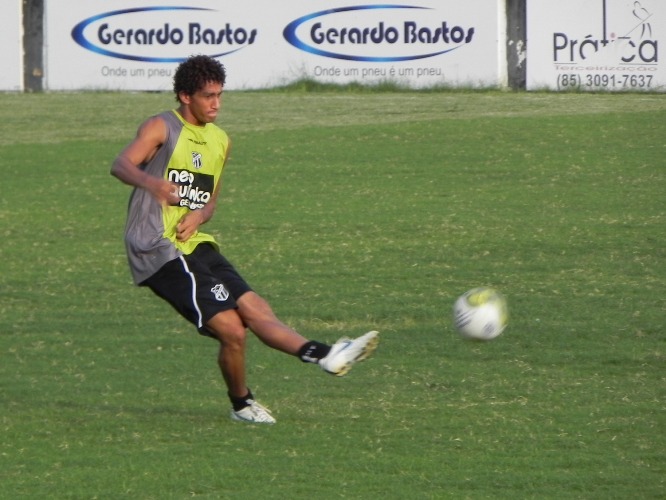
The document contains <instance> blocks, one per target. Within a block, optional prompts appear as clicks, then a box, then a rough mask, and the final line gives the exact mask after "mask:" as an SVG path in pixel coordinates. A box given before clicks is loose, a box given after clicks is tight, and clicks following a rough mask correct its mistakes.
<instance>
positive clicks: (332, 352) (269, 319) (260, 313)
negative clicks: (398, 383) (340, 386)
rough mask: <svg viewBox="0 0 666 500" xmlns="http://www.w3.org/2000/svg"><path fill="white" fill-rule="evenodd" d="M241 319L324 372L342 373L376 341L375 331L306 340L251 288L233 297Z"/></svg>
mask: <svg viewBox="0 0 666 500" xmlns="http://www.w3.org/2000/svg"><path fill="white" fill-rule="evenodd" d="M236 303H237V305H238V314H239V315H240V317H241V318H242V320H243V322H244V323H245V324H246V325H247V326H248V328H250V330H252V331H253V332H254V334H255V335H256V336H257V337H258V338H259V339H260V340H261V341H262V342H263V343H264V344H266V345H268V346H270V347H272V348H274V349H277V350H279V351H282V352H285V353H287V354H292V355H294V356H298V357H299V358H300V359H301V361H305V362H308V363H317V364H319V366H320V367H321V368H322V369H323V370H324V371H326V372H328V373H330V374H332V375H337V376H343V375H346V374H347V373H348V372H349V370H350V369H351V368H352V366H353V365H354V364H355V363H357V362H359V361H362V360H364V359H366V358H367V357H368V356H370V354H372V352H373V351H374V350H375V348H376V347H377V344H378V343H379V338H378V334H377V332H376V331H371V332H368V333H366V334H365V335H362V336H360V337H358V338H356V339H349V338H346V337H343V338H341V339H340V340H338V341H337V342H336V343H335V344H333V345H332V346H330V345H327V344H322V343H321V342H316V341H310V340H307V339H306V338H305V337H303V336H302V335H301V334H299V333H298V332H296V331H295V330H293V329H292V328H290V327H289V326H287V325H285V324H284V323H282V321H280V320H279V319H278V318H277V316H276V315H275V313H274V312H273V310H272V309H271V307H270V305H269V304H268V302H266V301H265V300H264V299H263V298H261V297H260V296H259V295H257V294H256V293H255V292H247V293H245V294H243V295H241V297H240V298H238V299H237V300H236Z"/></svg>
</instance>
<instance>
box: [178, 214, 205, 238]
mask: <svg viewBox="0 0 666 500" xmlns="http://www.w3.org/2000/svg"><path fill="white" fill-rule="evenodd" d="M203 223H204V214H203V212H202V211H201V210H193V211H192V212H188V213H187V214H185V216H184V217H183V218H182V219H180V222H179V223H178V226H176V238H177V239H178V241H187V240H189V239H190V238H191V237H192V236H194V235H195V234H197V231H198V230H199V226H200V225H201V224H203Z"/></svg>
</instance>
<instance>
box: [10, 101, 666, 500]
mask: <svg viewBox="0 0 666 500" xmlns="http://www.w3.org/2000/svg"><path fill="white" fill-rule="evenodd" d="M172 99H173V98H172V96H171V95H168V94H120V93H71V94H70V93H63V94H24V95H23V94H22V95H17V94H0V105H1V106H2V109H3V110H4V113H5V116H6V119H5V120H3V125H0V127H2V128H3V130H2V133H0V171H1V172H2V175H3V182H2V191H3V195H2V198H0V222H1V227H2V236H3V237H2V243H1V244H0V263H1V264H0V266H1V267H0V269H1V270H2V272H1V273H0V356H1V359H2V362H1V363H0V404H1V405H2V408H3V411H2V415H1V416H0V428H1V429H2V432H1V433H0V463H1V464H2V467H1V468H0V498H12V499H13V498H132V499H136V498H142V499H151V498H155V499H158V498H159V499H164V498H174V499H176V498H190V497H195V498H211V499H212V498H241V497H248V496H257V497H264V498H311V497H312V496H313V495H316V496H318V497H320V498H377V497H380V496H382V497H385V498H396V499H397V498H428V499H430V498H432V499H435V498H438V499H439V498H535V499H537V498H539V499H541V498H558V499H567V498H618V499H620V498H659V497H661V496H662V495H663V492H664V490H665V488H666V480H665V479H664V478H665V477H666V475H665V474H664V472H665V469H666V457H665V454H664V450H665V449H666V433H665V432H664V430H665V428H666V418H665V413H664V410H665V402H666V390H665V389H666V384H665V373H666V372H665V371H664V366H665V364H664V349H665V340H666V335H665V334H664V320H665V318H666V314H665V313H666V303H665V301H664V290H665V289H666V252H665V250H664V242H665V241H666V238H665V236H666V220H665V219H666V196H664V194H665V190H664V188H665V186H666V183H665V181H666V167H665V164H664V158H666V140H665V137H666V101H665V100H664V99H663V96H660V95H643V94H640V95H639V94H623V95H615V94H584V95H579V94H550V93H534V94H532V93H530V94H526V93H503V92H478V93H477V92H423V93H418V92H417V93H408V92H399V91H396V92H391V91H384V92H377V93H370V92H367V91H363V92H361V91H354V90H353V89H351V90H347V91H344V92H335V91H326V90H322V91H321V92H318V93H307V92H299V91H298V89H295V90H294V89H284V90H281V91H272V92H229V93H228V94H225V96H224V100H225V103H224V108H223V111H222V113H221V117H220V125H221V126H222V127H223V128H225V129H226V130H227V131H228V132H229V134H230V135H231V137H232V140H233V143H234V147H233V152H232V158H231V160H230V163H229V166H228V170H227V172H226V173H225V177H224V185H223V188H222V195H221V201H220V203H219V206H218V211H217V214H216V216H215V218H214V219H213V220H212V221H211V222H210V223H209V224H208V225H207V228H206V230H207V231H209V232H212V233H213V234H215V235H216V236H217V237H218V239H219V241H220V242H221V243H222V246H223V247H224V251H225V254H226V255H227V256H228V257H229V258H230V259H231V260H232V261H234V262H235V263H236V264H237V266H238V268H239V269H240V270H241V271H242V272H243V274H244V275H245V276H246V278H247V279H248V280H249V281H250V283H251V284H253V285H254V287H255V288H256V289H257V290H258V291H259V292H260V293H262V294H263V295H265V296H266V297H267V298H268V299H269V300H270V301H271V303H272V304H273V306H274V308H275V309H276V311H277V312H278V314H279V315H280V316H281V317H282V318H283V319H284V320H285V321H287V322H288V323H290V324H291V325H293V326H294V327H296V328H297V329H298V330H299V331H301V332H302V333H303V334H304V335H306V336H308V337H311V338H314V339H318V340H322V341H329V342H332V341H335V340H336V339H337V338H338V337H340V336H343V335H354V336H355V335H359V334H362V333H364V332H365V331H367V330H370V329H378V330H380V331H381V335H382V341H381V344H380V346H379V348H378V350H377V352H376V353H375V355H374V356H373V357H372V358H371V359H369V360H368V361H366V362H364V363H363V364H361V365H359V366H358V367H357V368H355V369H354V370H353V371H352V373H350V375H349V376H347V377H345V378H342V379H338V378H334V377H328V376H326V375H325V374H324V373H322V372H321V370H319V369H318V368H317V367H315V366H310V365H305V364H303V363H300V362H299V361H297V360H295V359H290V358H288V357H286V356H284V355H282V354H279V353H277V352H275V351H271V350H269V349H267V348H266V347H264V346H262V345H261V344H260V343H259V342H258V341H257V340H256V339H254V338H251V339H250V342H249V347H248V373H249V381H250V384H251V387H252V389H253V391H254V392H255V394H256V395H257V397H258V399H259V400H260V401H261V402H262V403H263V404H265V405H266V406H267V407H269V408H270V409H271V410H272V411H273V414H274V415H275V416H276V418H277V420H278V422H277V424H276V425H275V426H271V427H270V428H267V427H266V428H265V427H254V426H247V425H243V424H238V423H234V422H232V421H231V420H230V419H229V417H228V412H229V405H228V401H227V400H226V396H225V388H224V386H223V383H222V381H221V377H220V376H219V374H218V372H217V367H216V364H215V354H216V346H215V344H214V342H213V341H211V340H209V339H205V338H202V337H199V336H197V334H196V333H195V332H194V329H193V328H192V327H191V326H190V325H189V324H187V323H186V322H185V321H184V320H182V319H181V318H180V317H178V316H177V315H176V314H175V313H174V312H173V311H172V310H171V309H170V308H169V306H167V305H166V304H164V303H162V302H161V301H159V300H158V299H156V298H154V297H153V296H152V295H151V294H150V292H148V291H146V290H144V289H138V288H135V287H133V286H132V285H131V281H130V276H129V272H128V270H127V265H126V261H125V255H124V247H123V243H122V231H123V226H124V216H125V207H126V203H127V197H128V195H129V188H128V187H127V186H123V185H121V184H120V183H119V182H117V181H116V180H115V179H113V178H112V177H111V176H110V175H109V173H108V171H109V167H110V163H111V161H112V159H113V157H114V156H115V154H117V152H118V151H119V150H120V148H121V147H122V146H123V145H124V144H125V143H126V142H127V141H129V140H130V139H131V137H132V136H133V134H134V133H135V130H136V127H137V126H138V124H139V123H140V121H141V120H142V119H144V118H145V117H147V116H149V115H151V114H155V113H158V112H159V111H161V110H163V109H167V108H169V107H171V106H173V105H174V101H173V100H172ZM10 119H11V121H10ZM482 285H489V286H493V287H495V288H497V289H498V290H499V291H501V292H502V293H503V294H504V295H505V296H506V297H507V298H508V301H509V308H510V314H511V317H510V323H509V327H508V328H507V330H506V331H505V332H504V333H503V334H502V336H500V337H499V338H498V339H496V340H494V341H492V342H488V343H478V342H468V341H464V340H463V339H461V338H459V336H458V335H457V334H456V333H455V332H454V331H453V328H452V321H451V307H452V305H453V302H454V300H455V299H456V297H457V296H458V295H460V294H461V293H463V292H464V291H466V290H467V289H469V288H472V287H475V286H482Z"/></svg>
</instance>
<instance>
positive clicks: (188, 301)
mask: <svg viewBox="0 0 666 500" xmlns="http://www.w3.org/2000/svg"><path fill="white" fill-rule="evenodd" d="M141 285H142V286H147V287H149V288H150V289H151V290H152V291H153V292H154V293H155V294H156V295H157V296H158V297H161V298H163V299H164V300H166V301H167V302H168V303H169V304H171V305H172V306H173V308H174V309H176V311H178V312H179V313H180V315H181V316H183V317H184V318H185V319H187V320H188V321H190V322H191V323H192V324H194V325H195V326H196V327H197V330H199V333H201V334H202V335H207V336H210V332H209V331H208V330H207V329H206V327H205V325H206V323H207V322H208V320H210V319H211V318H212V317H213V316H215V315H216V314H217V313H219V312H222V311H227V310H229V309H235V308H237V305H236V300H237V299H238V298H240V296H241V295H243V294H244V293H246V292H250V291H252V288H250V286H249V285H248V284H247V283H246V282H245V280H244V279H243V278H242V277H241V275H240V274H238V271H236V269H234V266H233V265H232V264H231V263H230V262H229V261H228V260H227V259H226V258H225V257H224V256H223V255H221V254H220V253H219V252H217V251H216V250H215V248H213V246H212V245H209V244H207V243H202V244H200V245H199V246H197V247H196V248H195V250H194V252H192V253H191V254H189V255H182V256H181V257H179V258H177V259H174V260H172V261H170V262H167V263H166V264H164V265H163V266H162V267H161V268H160V269H159V271H157V272H156V273H155V274H153V275H152V276H151V277H150V278H148V279H147V280H146V281H144V282H143V283H141Z"/></svg>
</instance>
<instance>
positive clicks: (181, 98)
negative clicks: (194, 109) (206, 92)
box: [178, 90, 192, 104]
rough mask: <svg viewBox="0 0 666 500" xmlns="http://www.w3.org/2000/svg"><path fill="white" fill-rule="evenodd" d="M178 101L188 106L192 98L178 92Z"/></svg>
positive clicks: (182, 92)
mask: <svg viewBox="0 0 666 500" xmlns="http://www.w3.org/2000/svg"><path fill="white" fill-rule="evenodd" d="M178 100H179V101H180V102H182V103H183V104H189V103H190V101H191V100H192V96H191V95H190V94H188V93H186V92H184V91H182V90H181V91H180V92H178Z"/></svg>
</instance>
